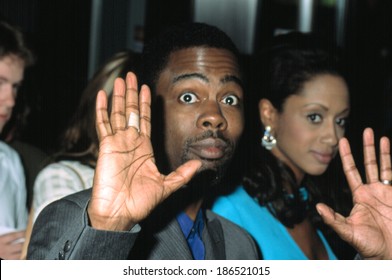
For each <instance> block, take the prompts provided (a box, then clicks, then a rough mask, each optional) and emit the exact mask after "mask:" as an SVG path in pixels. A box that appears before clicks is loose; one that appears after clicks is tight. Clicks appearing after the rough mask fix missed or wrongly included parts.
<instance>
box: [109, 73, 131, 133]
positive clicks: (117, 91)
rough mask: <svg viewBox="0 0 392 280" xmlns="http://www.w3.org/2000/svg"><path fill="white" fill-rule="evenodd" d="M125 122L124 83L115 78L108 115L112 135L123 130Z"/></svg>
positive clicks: (125, 125)
mask: <svg viewBox="0 0 392 280" xmlns="http://www.w3.org/2000/svg"><path fill="white" fill-rule="evenodd" d="M127 122H128V120H127V119H126V116H125V82H124V80H123V79H121V78H117V79H116V80H115V81H114V87H113V95H112V111H111V113H110V124H111V126H112V130H113V133H115V132H116V131H118V130H124V129H125V128H126V127H127Z"/></svg>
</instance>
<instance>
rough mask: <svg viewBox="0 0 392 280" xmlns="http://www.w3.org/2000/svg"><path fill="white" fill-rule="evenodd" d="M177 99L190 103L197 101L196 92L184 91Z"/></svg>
mask: <svg viewBox="0 0 392 280" xmlns="http://www.w3.org/2000/svg"><path fill="white" fill-rule="evenodd" d="M179 100H180V101H181V102H183V103H187V104H192V103H195V102H197V101H198V99H197V96H196V94H194V93H192V92H186V93H183V94H181V96H180V97H179Z"/></svg>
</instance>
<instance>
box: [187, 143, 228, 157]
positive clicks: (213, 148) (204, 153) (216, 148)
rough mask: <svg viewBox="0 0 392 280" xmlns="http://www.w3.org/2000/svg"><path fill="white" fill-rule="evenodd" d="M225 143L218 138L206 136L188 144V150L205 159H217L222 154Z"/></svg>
mask: <svg viewBox="0 0 392 280" xmlns="http://www.w3.org/2000/svg"><path fill="white" fill-rule="evenodd" d="M226 147H227V144H226V142H225V141H223V140H222V139H219V138H207V139H204V140H200V141H198V142H196V143H194V144H192V145H191V146H190V150H191V151H192V152H193V153H194V154H195V155H197V156H198V157H200V158H201V159H206V160H217V159H220V158H222V157H223V156H224V154H225V150H226Z"/></svg>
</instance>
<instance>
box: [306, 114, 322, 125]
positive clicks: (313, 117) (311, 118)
mask: <svg viewBox="0 0 392 280" xmlns="http://www.w3.org/2000/svg"><path fill="white" fill-rule="evenodd" d="M307 118H308V120H309V121H310V122H312V123H319V122H321V116H320V115H319V114H310V115H308V116H307Z"/></svg>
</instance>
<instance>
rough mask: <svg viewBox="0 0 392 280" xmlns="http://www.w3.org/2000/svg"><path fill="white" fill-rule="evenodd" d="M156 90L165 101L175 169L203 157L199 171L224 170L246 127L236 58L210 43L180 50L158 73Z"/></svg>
mask: <svg viewBox="0 0 392 280" xmlns="http://www.w3.org/2000/svg"><path fill="white" fill-rule="evenodd" d="M156 93H157V96H159V97H161V98H162V101H163V109H164V117H165V130H164V133H165V135H164V137H165V149H166V154H167V156H168V161H169V164H170V168H171V169H172V170H174V169H175V168H177V167H178V166H179V165H181V164H183V163H184V162H186V161H188V160H191V159H198V160H201V161H202V167H201V169H200V171H201V170H212V171H215V172H220V171H221V170H222V169H223V167H224V166H225V165H226V164H227V163H228V162H229V161H230V159H231V157H232V155H233V153H234V150H235V146H236V144H237V142H238V139H239V137H240V135H241V133H242V130H243V126H244V118H243V89H242V86H241V82H240V73H239V69H238V65H237V63H236V60H235V58H234V56H233V55H232V54H231V53H230V52H229V51H227V50H223V49H216V48H206V47H194V48H187V49H182V50H178V51H175V52H173V53H172V54H171V56H170V58H169V61H168V64H167V66H166V68H164V69H163V71H162V72H161V74H160V76H159V79H158V82H157V87H156Z"/></svg>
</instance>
